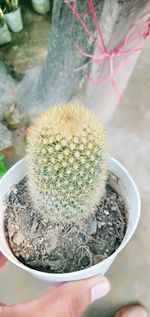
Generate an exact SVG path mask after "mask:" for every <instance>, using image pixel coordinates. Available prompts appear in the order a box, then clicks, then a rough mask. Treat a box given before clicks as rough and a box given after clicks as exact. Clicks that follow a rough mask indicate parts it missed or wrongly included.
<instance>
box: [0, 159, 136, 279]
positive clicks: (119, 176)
mask: <svg viewBox="0 0 150 317" xmlns="http://www.w3.org/2000/svg"><path fill="white" fill-rule="evenodd" d="M109 170H110V171H111V172H112V173H113V175H115V176H114V182H113V184H112V185H113V187H115V188H116V189H117V191H119V192H121V193H122V195H123V197H124V199H125V200H126V203H127V206H128V213H129V216H128V218H129V219H128V226H127V232H126V234H125V237H124V240H123V242H122V244H121V245H120V247H119V248H118V249H117V250H116V251H115V252H114V253H113V254H112V255H111V256H109V257H108V258H107V259H106V260H104V261H102V262H100V263H98V264H96V265H94V266H92V267H90V268H87V269H84V270H82V271H78V272H73V273H65V274H53V273H44V272H39V271H36V270H33V269H31V268H29V267H27V266H25V265H24V264H22V263H21V262H19V261H18V260H17V259H16V258H15V257H14V255H13V254H12V252H11V250H10V248H9V246H8V243H7V241H6V238H5V233H4V208H2V207H1V209H0V251H1V252H2V253H3V254H4V256H5V257H6V258H7V259H8V260H9V261H11V262H12V263H13V264H15V265H16V266H18V267H19V268H21V269H23V270H24V271H27V272H28V273H30V274H32V275H33V276H34V277H36V278H38V279H41V280H43V281H47V282H49V283H50V284H51V285H57V284H60V283H62V282H67V281H75V280H82V279H86V278H89V277H92V276H95V275H97V274H105V273H106V271H107V270H108V269H109V267H110V266H111V264H112V262H113V261H114V260H115V258H116V256H117V255H118V253H119V252H120V251H121V250H122V249H123V248H124V247H125V246H126V244H127V243H128V242H129V240H130V239H131V237H132V235H133V233H134V232H135V230H136V227H137V225H138V222H139V218H140V210H141V201H140V196H139V192H138V190H137V187H136V185H135V183H134V181H133V179H132V178H131V176H130V174H129V173H128V171H127V170H126V169H125V168H124V167H123V166H122V165H121V164H120V163H119V162H118V161H116V160H115V159H114V158H110V167H109ZM25 175H26V159H22V160H21V161H19V162H18V163H17V164H15V165H14V166H13V167H12V168H11V169H10V170H9V171H8V172H7V173H6V174H5V176H3V178H2V179H1V181H0V205H1V203H2V202H3V201H5V197H6V195H8V194H9V193H10V191H11V188H12V186H13V185H14V184H17V183H18V182H19V181H20V180H21V179H22V178H23V177H24V176H25ZM1 206H2V205H1Z"/></svg>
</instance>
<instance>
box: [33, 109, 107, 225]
mask: <svg viewBox="0 0 150 317" xmlns="http://www.w3.org/2000/svg"><path fill="white" fill-rule="evenodd" d="M27 154H28V184H29V189H30V193H31V197H32V200H33V202H34V204H35V206H36V207H37V209H38V210H39V211H40V212H41V213H42V214H43V215H44V216H46V217H49V218H50V220H51V221H52V222H55V223H56V222H61V223H65V222H68V223H70V222H74V223H78V222H80V221H82V220H83V219H85V218H88V216H89V215H91V214H92V213H93V212H94V211H95V209H96V206H97V204H98V203H99V202H100V197H101V195H102V193H103V190H104V186H105V181H106V177H107V153H106V136H105V132H104V129H103V127H102V124H101V123H100V121H99V120H98V119H97V118H96V117H95V116H94V115H93V114H92V112H91V111H89V110H88V109H86V108H84V107H83V106H78V105H71V104H67V105H60V106H56V107H54V108H51V109H50V110H49V111H48V112H46V113H44V114H42V115H41V116H40V117H38V118H37V119H36V120H35V122H34V124H33V127H32V128H31V129H30V132H29V137H28V146H27Z"/></svg>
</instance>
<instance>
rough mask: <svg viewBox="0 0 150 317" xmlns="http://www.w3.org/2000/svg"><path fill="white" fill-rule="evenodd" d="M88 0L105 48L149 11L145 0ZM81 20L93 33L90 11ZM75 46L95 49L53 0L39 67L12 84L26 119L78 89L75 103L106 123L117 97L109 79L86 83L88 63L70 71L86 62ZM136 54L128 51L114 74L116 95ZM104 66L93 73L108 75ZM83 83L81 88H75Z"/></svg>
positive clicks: (59, 0) (81, 5) (81, 0)
mask: <svg viewBox="0 0 150 317" xmlns="http://www.w3.org/2000/svg"><path fill="white" fill-rule="evenodd" d="M93 4H94V6H95V10H96V13H97V16H98V19H99V21H100V23H101V26H102V30H103V34H104V38H105V42H106V44H107V47H108V50H109V52H111V51H112V50H113V49H114V48H117V47H118V46H119V44H120V43H121V42H122V41H123V40H124V38H125V36H126V35H127V33H128V31H129V28H130V26H131V25H132V24H133V23H135V22H136V20H137V17H139V16H140V14H143V13H144V12H145V13H148V12H150V0H143V1H142V3H141V0H93ZM78 9H79V11H80V12H81V13H84V12H85V11H86V10H87V2H86V0H78ZM84 21H85V23H86V24H87V25H88V27H89V28H90V29H91V31H93V33H94V35H95V37H97V30H96V28H95V25H94V23H93V20H92V17H91V15H88V16H86V17H84ZM76 45H79V46H80V47H81V48H82V49H83V50H84V51H85V52H86V53H94V51H95V47H94V44H93V43H92V42H91V40H89V37H88V36H87V34H86V32H85V31H84V29H83V27H82V26H81V25H80V23H79V22H78V21H77V20H76V18H75V17H74V15H73V13H72V12H71V10H70V9H69V8H68V6H67V4H65V2H64V0H54V4H53V14H52V30H51V35H50V43H49V49H48V54H47V59H46V60H45V62H44V64H43V65H42V66H41V67H40V68H37V69H34V70H32V71H29V73H28V74H27V75H26V76H25V78H24V79H23V81H22V82H21V83H20V84H19V85H18V90H17V91H18V93H17V102H18V103H19V105H20V108H21V110H22V112H23V113H26V114H29V115H30V116H31V117H32V116H35V115H37V114H39V113H40V112H42V111H44V110H46V109H48V108H49V107H50V106H53V105H55V104H58V103H62V102H68V101H70V100H71V99H72V98H73V97H74V96H76V94H77V92H78V91H80V92H81V94H79V99H80V101H81V100H82V101H83V102H84V103H85V104H86V105H87V106H88V107H90V108H91V109H92V110H94V111H95V112H96V113H97V114H98V115H101V116H102V117H104V121H107V118H108V117H110V115H111V114H112V113H113V111H114V109H115V108H116V106H117V104H118V102H119V99H118V97H117V96H116V94H115V93H114V90H113V88H112V84H111V82H105V83H103V84H102V85H99V86H93V85H92V84H90V83H89V81H88V80H87V75H88V73H89V68H88V67H86V68H84V70H80V71H75V70H76V69H77V68H78V67H80V66H83V65H84V64H86V62H87V61H88V59H87V58H85V57H83V56H82V55H81V54H80V53H79V52H78V50H77V48H76ZM137 57H138V54H135V55H132V58H131V59H130V61H129V63H127V64H126V66H125V67H124V69H123V70H122V72H121V73H120V74H119V77H117V84H118V88H119V90H120V93H121V94H122V93H123V91H124V89H125V87H126V85H127V82H128V80H129V77H130V75H131V73H132V71H133V68H134V66H135V63H136V61H137ZM109 67H110V65H109V63H103V64H101V66H100V68H99V70H98V75H99V76H103V75H106V74H108V73H109ZM93 68H94V67H92V72H93ZM83 83H84V89H80V88H81V87H82V85H83ZM108 112H109V113H108ZM105 117H107V118H105Z"/></svg>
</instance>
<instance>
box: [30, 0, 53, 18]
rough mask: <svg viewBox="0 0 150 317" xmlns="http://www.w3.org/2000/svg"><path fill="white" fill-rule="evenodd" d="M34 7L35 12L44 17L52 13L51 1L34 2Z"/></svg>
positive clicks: (34, 0) (37, 0)
mask: <svg viewBox="0 0 150 317" xmlns="http://www.w3.org/2000/svg"><path fill="white" fill-rule="evenodd" d="M32 6H33V9H34V11H35V12H37V13H39V14H43V15H44V14H46V13H48V12H49V11H50V0H32Z"/></svg>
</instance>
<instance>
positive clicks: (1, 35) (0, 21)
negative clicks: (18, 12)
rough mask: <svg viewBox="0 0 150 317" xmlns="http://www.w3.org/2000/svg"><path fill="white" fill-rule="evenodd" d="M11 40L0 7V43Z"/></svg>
mask: <svg viewBox="0 0 150 317" xmlns="http://www.w3.org/2000/svg"><path fill="white" fill-rule="evenodd" d="M10 41H11V34H10V32H9V30H8V26H7V24H6V23H5V17H4V14H3V11H2V9H1V8H0V45H2V44H6V43H9V42H10Z"/></svg>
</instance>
